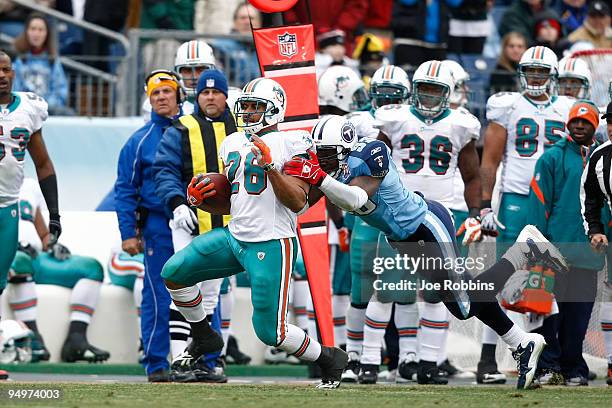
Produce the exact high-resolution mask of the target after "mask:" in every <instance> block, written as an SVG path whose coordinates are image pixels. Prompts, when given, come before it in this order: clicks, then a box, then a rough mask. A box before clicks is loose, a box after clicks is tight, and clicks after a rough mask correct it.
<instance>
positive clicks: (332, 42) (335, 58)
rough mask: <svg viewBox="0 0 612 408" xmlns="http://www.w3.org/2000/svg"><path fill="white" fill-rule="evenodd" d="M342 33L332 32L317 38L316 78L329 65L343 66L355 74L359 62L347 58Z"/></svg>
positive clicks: (338, 31)
mask: <svg viewBox="0 0 612 408" xmlns="http://www.w3.org/2000/svg"><path fill="white" fill-rule="evenodd" d="M344 44H345V37H344V31H342V30H332V31H327V32H324V33H321V34H319V35H318V36H317V45H318V47H317V48H318V49H319V50H318V51H317V53H316V55H315V66H316V69H317V78H318V77H319V76H320V75H321V74H322V73H323V71H325V70H326V69H327V68H329V67H330V66H331V65H345V66H347V67H349V68H352V69H353V70H354V71H355V72H358V71H357V68H358V66H359V62H357V61H356V60H354V59H352V58H349V57H347V55H346V47H345V45H344Z"/></svg>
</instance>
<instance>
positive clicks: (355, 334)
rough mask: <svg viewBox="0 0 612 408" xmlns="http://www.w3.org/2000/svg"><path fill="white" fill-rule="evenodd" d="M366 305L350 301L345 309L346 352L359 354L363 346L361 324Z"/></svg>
mask: <svg viewBox="0 0 612 408" xmlns="http://www.w3.org/2000/svg"><path fill="white" fill-rule="evenodd" d="M366 307H367V305H355V304H353V303H351V304H350V305H349V308H348V310H347V311H346V352H347V353H351V352H352V353H357V355H359V356H361V351H362V347H363V325H364V323H365V314H366Z"/></svg>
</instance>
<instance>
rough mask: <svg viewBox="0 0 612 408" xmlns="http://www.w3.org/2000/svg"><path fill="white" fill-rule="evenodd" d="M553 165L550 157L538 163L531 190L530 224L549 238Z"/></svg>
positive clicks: (545, 155)
mask: <svg viewBox="0 0 612 408" xmlns="http://www.w3.org/2000/svg"><path fill="white" fill-rule="evenodd" d="M553 165H554V163H552V160H551V156H550V155H547V154H544V155H542V157H540V158H539V159H538V161H537V163H536V167H535V171H534V175H533V178H532V179H531V184H530V189H529V204H528V210H529V215H528V223H529V224H533V225H535V226H536V227H537V228H538V229H539V230H540V231H541V232H542V234H544V235H545V236H547V237H548V236H549V234H548V217H549V216H550V213H551V211H552V200H553V193H554V192H553V185H554V178H553V177H554V172H553Z"/></svg>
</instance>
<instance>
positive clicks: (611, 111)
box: [601, 102, 612, 119]
mask: <svg viewBox="0 0 612 408" xmlns="http://www.w3.org/2000/svg"><path fill="white" fill-rule="evenodd" d="M601 118H602V119H608V118H611V119H612V102H610V103H609V104H608V107H607V108H606V113H605V114H603V115H602V116H601Z"/></svg>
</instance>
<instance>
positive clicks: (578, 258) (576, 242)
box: [527, 137, 608, 270]
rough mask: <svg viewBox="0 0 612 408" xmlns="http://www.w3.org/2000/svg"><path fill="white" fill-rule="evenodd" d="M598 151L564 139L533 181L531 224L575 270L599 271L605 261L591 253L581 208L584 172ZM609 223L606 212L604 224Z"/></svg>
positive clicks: (542, 161) (549, 152)
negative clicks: (558, 250)
mask: <svg viewBox="0 0 612 408" xmlns="http://www.w3.org/2000/svg"><path fill="white" fill-rule="evenodd" d="M596 147H597V144H593V145H592V146H591V147H590V148H587V147H585V146H580V145H578V144H577V143H576V142H574V141H573V139H571V138H570V137H564V138H563V139H561V140H560V141H559V142H557V143H556V144H555V145H553V146H551V147H550V148H549V149H548V150H547V151H546V152H544V154H543V155H542V156H541V157H540V158H539V159H538V162H537V163H536V167H535V171H534V175H533V179H532V180H531V186H530V187H531V188H530V191H529V206H528V209H529V215H528V217H527V221H528V223H529V224H533V225H535V226H536V227H538V229H539V230H540V231H541V232H542V233H543V234H544V235H545V236H546V238H548V239H549V240H550V241H551V242H553V243H554V244H555V245H557V247H559V249H560V250H561V252H562V253H563V255H564V256H565V257H566V259H567V261H568V262H569V263H570V265H571V266H575V267H578V268H585V269H594V270H599V269H601V268H603V266H604V257H603V256H601V255H598V254H596V253H595V252H593V251H592V250H591V247H590V245H589V240H588V237H587V236H586V235H585V233H584V226H583V220H582V214H581V207H580V179H581V176H582V170H583V169H584V166H585V165H586V162H587V160H588V158H589V156H590V155H591V153H592V152H593V151H594V150H595V148H596ZM607 221H608V214H607V212H605V213H603V214H602V222H603V223H604V225H606V224H607Z"/></svg>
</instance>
